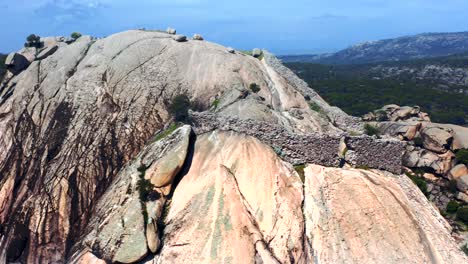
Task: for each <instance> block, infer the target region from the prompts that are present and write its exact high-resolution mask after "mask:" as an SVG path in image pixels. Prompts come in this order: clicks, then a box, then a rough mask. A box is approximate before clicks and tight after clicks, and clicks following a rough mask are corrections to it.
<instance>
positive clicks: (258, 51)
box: [252, 48, 262, 58]
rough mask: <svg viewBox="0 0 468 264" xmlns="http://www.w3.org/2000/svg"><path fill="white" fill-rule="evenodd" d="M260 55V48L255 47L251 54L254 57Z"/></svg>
mask: <svg viewBox="0 0 468 264" xmlns="http://www.w3.org/2000/svg"><path fill="white" fill-rule="evenodd" d="M260 55H262V51H261V50H260V49H257V48H255V49H253V50H252V56H254V57H255V58H258V57H260Z"/></svg>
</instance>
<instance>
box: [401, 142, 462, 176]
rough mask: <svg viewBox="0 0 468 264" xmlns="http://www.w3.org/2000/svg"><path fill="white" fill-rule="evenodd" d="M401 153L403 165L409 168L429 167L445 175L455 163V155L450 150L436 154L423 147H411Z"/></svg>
mask: <svg viewBox="0 0 468 264" xmlns="http://www.w3.org/2000/svg"><path fill="white" fill-rule="evenodd" d="M410 149H411V150H407V151H406V152H405V154H404V155H403V165H404V166H406V167H410V168H431V169H432V170H433V171H434V172H436V173H438V174H440V175H445V174H446V173H448V172H449V171H450V169H451V168H452V167H453V166H454V165H455V155H454V154H453V153H452V152H451V151H447V152H446V153H444V154H437V153H434V152H431V151H428V150H425V149H421V148H414V147H411V148H410Z"/></svg>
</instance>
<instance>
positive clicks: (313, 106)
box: [309, 102, 322, 112]
mask: <svg viewBox="0 0 468 264" xmlns="http://www.w3.org/2000/svg"><path fill="white" fill-rule="evenodd" d="M309 107H310V109H311V110H313V111H315V112H321V111H322V108H321V107H320V106H319V105H318V104H317V103H315V102H310V103H309Z"/></svg>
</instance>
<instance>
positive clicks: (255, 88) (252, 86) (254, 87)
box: [249, 83, 260, 93]
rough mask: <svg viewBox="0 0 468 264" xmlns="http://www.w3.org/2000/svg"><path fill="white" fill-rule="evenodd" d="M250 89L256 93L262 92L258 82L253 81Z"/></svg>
mask: <svg viewBox="0 0 468 264" xmlns="http://www.w3.org/2000/svg"><path fill="white" fill-rule="evenodd" d="M249 89H250V90H251V91H252V92H254V93H258V92H260V86H258V85H257V84H256V83H251V84H250V85H249Z"/></svg>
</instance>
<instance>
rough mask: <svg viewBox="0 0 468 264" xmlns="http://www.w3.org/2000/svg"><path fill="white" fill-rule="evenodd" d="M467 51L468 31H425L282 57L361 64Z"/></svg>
mask: <svg viewBox="0 0 468 264" xmlns="http://www.w3.org/2000/svg"><path fill="white" fill-rule="evenodd" d="M466 51H468V32H457V33H424V34H419V35H414V36H405V37H399V38H394V39H385V40H379V41H369V42H364V43H360V44H357V45H354V46H351V47H349V48H347V49H344V50H341V51H338V52H335V53H327V54H318V55H287V56H280V58H281V59H282V60H283V62H311V63H319V64H359V63H372V62H380V61H402V60H410V59H421V58H430V57H439V56H448V55H452V54H457V53H462V52H466Z"/></svg>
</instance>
